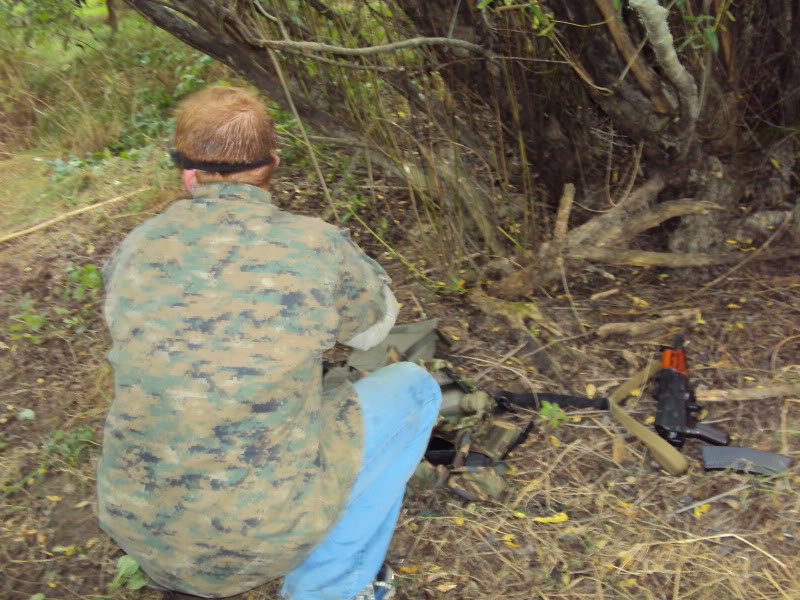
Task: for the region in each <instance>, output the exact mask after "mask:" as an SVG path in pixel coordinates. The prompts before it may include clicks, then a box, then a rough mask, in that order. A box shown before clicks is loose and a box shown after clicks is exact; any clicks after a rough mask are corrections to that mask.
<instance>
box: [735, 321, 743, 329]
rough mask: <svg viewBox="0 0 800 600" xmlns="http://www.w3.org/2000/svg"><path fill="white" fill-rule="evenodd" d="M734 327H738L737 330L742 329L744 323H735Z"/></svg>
mask: <svg viewBox="0 0 800 600" xmlns="http://www.w3.org/2000/svg"><path fill="white" fill-rule="evenodd" d="M736 327H738V328H739V329H744V323H742V322H741V321H736Z"/></svg>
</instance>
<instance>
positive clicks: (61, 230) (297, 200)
mask: <svg viewBox="0 0 800 600" xmlns="http://www.w3.org/2000/svg"><path fill="white" fill-rule="evenodd" d="M291 179H292V173H291V172H289V173H287V175H286V176H285V177H283V178H282V180H280V181H278V182H277V184H276V191H275V197H276V202H277V203H279V204H281V205H283V206H289V205H290V204H293V205H294V206H296V207H298V208H299V209H300V211H305V212H314V209H313V206H314V202H313V200H309V196H308V195H307V194H306V195H304V194H301V193H299V191H298V189H297V187H296V186H294V185H293V184H292V183H291ZM123 191H124V190H123ZM178 194H179V192H178V191H177V188H175V187H165V188H163V189H162V190H160V191H159V192H158V193H156V194H152V195H151V197H150V198H149V199H148V201H147V203H146V205H145V206H144V208H143V209H141V210H137V211H135V212H133V213H131V212H130V209H129V208H126V205H125V203H121V204H119V205H115V206H113V207H111V208H109V209H103V210H98V211H92V212H89V213H87V214H85V215H82V216H79V217H76V218H74V219H70V220H66V221H63V222H62V223H60V224H58V225H56V226H54V227H51V228H48V229H47V230H44V231H41V232H37V233H34V234H31V235H28V236H24V237H20V238H18V239H15V240H12V241H11V242H8V243H5V244H0V290H1V291H2V300H0V484H2V487H0V571H2V572H3V577H0V598H3V599H9V600H11V599H14V600H28V599H29V598H31V597H32V596H34V595H36V594H43V596H38V598H39V599H41V598H47V599H48V600H55V599H60V600H67V599H74V598H83V599H90V598H94V597H97V596H104V597H113V598H115V599H116V598H122V599H126V598H141V599H143V600H147V599H152V600H155V599H158V598H160V597H161V594H160V593H159V592H155V591H150V590H146V589H142V590H138V591H131V590H126V589H125V588H123V589H120V590H116V591H112V590H109V583H110V582H111V580H112V579H113V578H114V575H115V572H116V567H115V564H116V560H117V559H118V557H119V556H121V554H122V553H121V551H120V550H119V549H118V548H117V547H116V545H115V544H114V543H113V542H112V541H111V540H110V539H109V538H108V537H107V536H106V535H105V534H103V533H102V532H101V531H100V530H99V529H98V528H97V525H96V521H95V499H94V485H93V484H94V481H93V472H94V465H95V461H96V458H97V454H98V449H99V445H100V440H101V431H102V425H103V419H104V415H105V412H106V410H107V407H108V405H109V402H110V400H111V395H110V393H111V373H110V369H109V367H108V366H107V364H106V362H105V352H106V350H107V348H108V337H107V333H106V331H105V329H104V326H103V323H102V319H101V317H100V313H99V310H100V297H101V296H96V297H95V296H94V295H93V293H92V292H91V290H88V292H87V293H86V295H84V296H83V297H81V298H76V294H75V293H74V292H75V289H76V287H75V286H76V284H74V282H73V283H70V280H69V275H68V269H69V268H70V267H69V265H77V266H83V265H96V266H100V265H102V263H103V261H104V259H105V257H106V256H107V255H108V254H109V252H110V251H111V250H112V249H113V247H114V246H115V245H116V244H117V243H118V242H119V240H121V238H122V237H123V236H124V235H125V233H126V232H127V231H129V230H130V229H131V228H132V227H134V226H135V225H136V224H138V223H139V222H141V221H142V220H143V219H144V218H146V217H147V216H148V215H149V214H153V213H154V212H157V211H158V210H160V209H161V208H162V207H163V206H164V204H165V202H168V201H169V200H170V199H172V198H175V197H177V195H178ZM4 229H5V228H4ZM353 229H354V232H355V233H356V234H358V236H357V237H356V239H357V240H359V241H360V242H361V243H362V244H363V246H364V247H365V248H366V249H367V250H368V252H370V253H371V254H372V255H373V256H375V257H376V258H377V259H378V260H379V261H380V262H381V263H382V264H383V265H384V266H385V267H386V268H387V271H388V272H389V273H390V275H391V276H392V277H393V280H394V285H393V287H394V290H395V293H396V295H397V297H398V299H399V300H400V302H401V303H402V305H403V306H402V312H401V318H400V321H401V322H409V321H414V320H418V319H421V318H433V317H436V318H439V319H440V322H441V325H442V330H443V331H444V333H445V336H446V337H447V338H448V341H449V342H450V346H449V350H448V351H447V353H446V354H444V355H443V356H442V357H443V358H446V359H448V360H450V361H452V362H453V363H454V364H455V365H456V366H457V367H458V368H459V369H460V370H461V372H462V373H463V374H464V376H465V377H467V378H470V379H472V380H473V381H476V382H477V383H478V384H480V385H483V386H487V387H492V386H493V387H497V388H503V389H510V390H514V391H530V390H531V389H534V390H538V391H549V392H560V391H564V387H563V384H564V380H562V381H558V380H556V379H554V378H552V377H551V376H550V375H549V374H548V373H545V372H542V371H541V370H540V369H537V367H536V366H535V365H536V362H535V361H534V357H533V356H531V355H530V350H529V349H527V347H526V346H525V345H524V344H522V342H524V341H525V340H524V339H523V338H522V337H520V334H519V332H516V331H513V330H511V329H510V328H509V326H508V324H507V323H506V322H505V321H504V320H502V319H500V318H498V317H493V316H487V315H485V314H484V313H482V312H480V311H479V310H478V309H477V308H476V307H475V305H474V304H473V303H471V302H470V301H469V298H468V297H467V296H463V295H452V296H446V297H443V296H436V295H434V294H433V293H432V292H430V291H429V290H428V289H426V288H425V287H424V286H423V285H421V284H420V283H418V282H417V281H416V280H415V279H414V278H413V277H412V276H411V275H410V274H409V272H408V270H407V269H406V268H405V267H404V266H403V265H402V264H400V262H399V261H398V260H397V259H394V258H391V256H387V254H386V253H385V252H384V251H383V248H382V247H381V246H380V245H379V244H377V243H376V242H374V240H372V239H371V238H370V237H369V235H368V233H367V232H366V231H361V230H359V228H357V227H355V228H353ZM400 229H402V227H400ZM398 244H401V245H402V241H399V242H398ZM730 246H731V247H730V251H731V252H741V253H742V257H743V258H744V257H745V256H747V254H748V252H747V251H746V248H745V246H746V244H745V243H744V242H742V243H739V242H737V241H736V240H732V243H731V244H730ZM401 247H402V246H401ZM407 250H408V252H409V253H412V252H413V251H412V250H411V249H410V248H408V249H407ZM89 287H91V286H89ZM569 288H570V295H566V294H564V292H563V290H562V289H561V287H560V286H558V287H553V288H552V289H547V290H544V292H543V293H542V294H541V295H540V297H539V298H538V300H537V301H538V303H539V306H540V308H541V309H542V310H543V311H544V312H545V313H546V314H547V315H548V316H549V318H550V319H551V320H552V322H553V323H554V324H555V325H556V326H557V327H558V329H559V330H560V331H562V332H563V336H562V338H561V341H560V342H559V343H556V344H553V345H552V346H551V347H550V348H549V349H547V348H546V350H545V352H547V353H552V354H553V356H554V357H555V360H559V359H558V357H559V356H563V354H559V350H558V349H559V347H561V348H567V349H568V350H569V356H570V357H572V358H571V359H570V361H569V362H562V363H561V364H560V367H561V369H562V371H563V374H564V375H565V377H566V382H568V383H569V384H570V385H571V387H572V388H573V390H574V391H575V392H577V393H584V392H585V391H586V390H587V389H589V390H591V388H592V387H593V388H594V389H596V390H597V392H596V393H598V394H603V395H607V394H610V393H611V392H612V391H613V390H614V389H615V388H616V387H617V386H619V385H620V384H622V383H623V382H624V381H625V380H626V379H627V378H628V377H630V376H631V374H633V373H634V372H635V371H637V370H638V369H641V368H642V367H644V366H646V365H647V364H648V363H649V361H652V360H658V348H659V346H660V345H662V344H668V343H669V342H670V341H671V340H672V336H673V335H674V334H675V333H677V332H678V331H681V332H683V333H684V334H685V335H686V339H687V343H688V345H687V351H688V355H689V360H690V369H691V375H692V378H693V380H694V382H695V383H696V384H697V386H698V390H700V391H704V390H720V389H721V390H739V389H754V390H758V389H763V388H768V387H770V386H774V385H777V384H796V383H798V382H799V381H800V273H798V270H797V268H796V263H794V262H793V261H790V260H785V261H771V262H759V261H756V260H754V261H752V262H750V263H748V264H747V265H744V266H742V267H741V268H734V269H731V268H730V267H720V268H718V269H717V268H715V269H704V270H687V271H662V270H659V269H645V268H641V267H613V268H599V267H598V268H592V269H591V270H589V269H579V270H574V271H573V272H570V273H569ZM56 308H58V309H60V310H58V311H57V310H55V309H56ZM677 309H692V310H691V311H689V312H690V314H691V316H689V317H685V318H684V319H683V320H682V321H681V322H680V323H678V324H676V325H674V326H672V327H666V328H660V329H656V330H655V331H652V332H650V333H647V334H644V335H641V336H638V337H630V336H625V335H616V336H609V337H601V336H599V335H598V334H597V330H598V328H599V327H600V326H601V325H603V324H607V323H611V322H629V323H642V322H647V321H651V320H653V319H655V318H657V317H659V316H663V315H664V314H672V313H669V311H674V310H677ZM20 314H25V315H29V321H30V319H31V318H33V317H36V316H37V315H38V316H40V317H41V318H40V319H38V320H36V319H34V320H32V321H30V323H32V324H33V325H36V324H39V331H33V330H31V328H30V327H28V326H27V325H26V327H28V328H27V329H26V328H22V329H20V328H17V329H13V325H14V324H17V323H20V322H21V320H22V321H23V322H24V321H25V318H24V317H20V316H19V315H20ZM31 315H32V316H33V317H31ZM78 317H80V320H77V319H78ZM69 318H72V319H75V320H77V322H73V323H72V324H70V323H66V322H65V321H66V319H69ZM25 332H27V333H29V334H30V335H31V337H19V336H21V335H23V334H24V333H25ZM526 352H527V355H526ZM700 395H702V394H700ZM706 395H708V394H706ZM704 407H705V409H706V410H707V416H706V417H705V418H706V420H707V421H708V422H711V423H713V424H714V425H715V426H717V427H720V428H724V429H726V430H727V431H729V432H730V434H731V436H732V439H733V442H732V443H733V444H735V445H738V446H747V447H753V448H758V449H761V450H769V451H773V452H778V453H781V454H784V455H787V456H792V457H794V458H795V461H794V464H793V467H792V469H791V470H790V471H789V472H787V473H784V474H780V475H773V476H755V475H747V474H742V473H735V472H728V471H717V472H706V471H704V470H703V468H702V466H701V464H700V462H699V460H698V459H699V456H700V453H701V447H702V443H701V442H699V441H696V440H692V441H689V442H688V443H687V445H686V446H685V448H684V452H685V454H686V455H687V457H688V458H689V461H690V468H689V471H688V473H686V474H685V475H682V476H680V477H672V476H669V475H667V474H666V473H665V472H664V471H662V470H660V469H659V468H658V467H657V465H654V463H653V461H652V460H651V459H650V458H649V457H648V455H647V452H646V451H645V450H644V448H643V446H642V445H641V444H640V443H639V442H637V441H636V440H635V438H633V437H632V436H630V435H628V434H627V433H626V432H625V430H623V429H622V428H621V427H620V426H619V425H618V424H617V423H616V422H615V421H613V420H612V419H611V418H610V417H609V415H608V414H607V413H605V412H602V411H588V410H584V411H568V417H569V418H568V419H567V420H566V421H565V422H562V423H559V424H557V425H552V424H550V423H548V422H547V420H546V419H545V418H542V417H537V419H536V420H535V429H534V431H533V434H532V435H531V436H530V438H529V439H528V441H527V442H526V443H525V444H524V445H523V446H522V447H520V448H518V449H517V450H516V451H514V452H513V454H512V456H511V457H510V458H509V460H508V461H507V463H508V464H509V466H510V471H509V473H508V474H507V476H506V477H507V480H508V487H507V490H506V491H505V493H504V496H503V499H502V501H501V502H480V503H469V502H466V501H465V500H462V499H461V498H460V497H458V496H456V495H454V494H453V493H452V492H449V491H447V490H434V491H431V492H428V493H427V494H423V495H421V496H417V497H414V498H412V499H409V500H408V501H407V503H406V505H405V508H404V510H403V513H402V515H401V520H400V524H399V527H398V531H397V534H396V536H395V539H394V541H393V543H392V547H391V550H390V553H389V556H388V562H389V563H390V564H391V565H392V566H393V567H394V568H395V570H397V571H398V573H399V575H400V576H401V585H400V593H399V598H401V599H403V600H406V599H409V600H410V599H411V598H415V599H418V598H429V599H439V598H443V599H447V598H452V599H465V600H466V599H486V600H488V599H500V598H503V599H509V600H512V599H530V598H542V599H543V600H551V599H556V598H559V599H565V600H577V599H579V598H595V599H606V598H607V599H617V598H619V599H637V600H638V599H642V600H650V599H659V600H661V599H665V600H666V599H671V600H677V599H680V600H688V599H692V600H712V599H713V600H725V599H742V600H744V599H747V600H778V599H782V600H794V599H797V598H800V575H798V573H800V492H799V491H798V490H799V489H800V466H799V465H798V463H800V461H798V457H800V394H798V395H797V396H795V397H792V396H780V397H764V398H762V399H758V400H727V401H707V402H705V403H704ZM627 410H628V411H629V413H630V414H632V415H633V416H634V417H636V418H637V419H638V420H639V421H642V422H646V421H647V420H648V417H652V416H653V415H654V414H655V403H654V401H653V399H652V397H651V395H650V389H649V388H645V389H643V390H639V391H637V394H636V396H635V397H632V398H631V399H630V401H629V402H628V404H627ZM30 411H32V412H30ZM516 418H518V419H519V420H520V421H521V422H527V419H528V415H524V414H520V415H518V416H517V417H516ZM561 513H563V514H564V515H565V516H560V517H557V518H555V519H544V522H542V520H541V519H538V520H537V518H540V517H553V516H555V515H560V514H561ZM548 521H554V522H548ZM275 590H276V584H275V583H272V584H268V585H265V586H263V587H262V588H259V589H256V590H254V591H252V592H250V593H248V594H245V595H243V596H242V598H245V599H246V600H265V599H267V598H273V597H275Z"/></svg>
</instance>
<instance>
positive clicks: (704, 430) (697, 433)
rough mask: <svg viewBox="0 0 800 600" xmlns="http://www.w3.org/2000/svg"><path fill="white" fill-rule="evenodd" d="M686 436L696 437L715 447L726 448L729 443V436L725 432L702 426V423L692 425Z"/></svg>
mask: <svg viewBox="0 0 800 600" xmlns="http://www.w3.org/2000/svg"><path fill="white" fill-rule="evenodd" d="M686 435H688V436H691V437H696V438H698V439H701V440H703V441H704V442H708V443H709V444H714V445H716V446H727V445H728V442H730V436H729V435H728V432H727V431H723V430H722V429H717V428H716V427H711V426H710V425H703V424H702V423H692V424H691V425H690V427H689V428H688V430H687V432H686Z"/></svg>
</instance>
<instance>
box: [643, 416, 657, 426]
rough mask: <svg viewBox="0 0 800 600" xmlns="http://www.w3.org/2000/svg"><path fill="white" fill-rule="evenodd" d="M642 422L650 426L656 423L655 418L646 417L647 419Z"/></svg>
mask: <svg viewBox="0 0 800 600" xmlns="http://www.w3.org/2000/svg"><path fill="white" fill-rule="evenodd" d="M644 422H645V423H647V424H648V425H652V424H653V423H655V422H656V418H655V417H647V418H646V419H645V420H644Z"/></svg>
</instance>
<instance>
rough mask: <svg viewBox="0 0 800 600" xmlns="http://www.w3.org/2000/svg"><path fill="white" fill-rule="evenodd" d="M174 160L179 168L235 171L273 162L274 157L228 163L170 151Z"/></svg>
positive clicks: (217, 171) (221, 171)
mask: <svg viewBox="0 0 800 600" xmlns="http://www.w3.org/2000/svg"><path fill="white" fill-rule="evenodd" d="M170 156H172V161H173V162H174V163H175V166H176V167H178V168H179V169H198V170H199V171H209V172H211V173H233V172H234V171H248V170H250V169H255V168H256V167H263V166H266V165H268V164H271V163H272V157H271V156H268V157H267V158H264V159H261V160H257V161H255V162H251V163H226V162H206V161H202V160H193V159H191V158H189V157H188V156H186V155H185V154H184V153H183V152H181V151H180V150H172V151H171V152H170Z"/></svg>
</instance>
